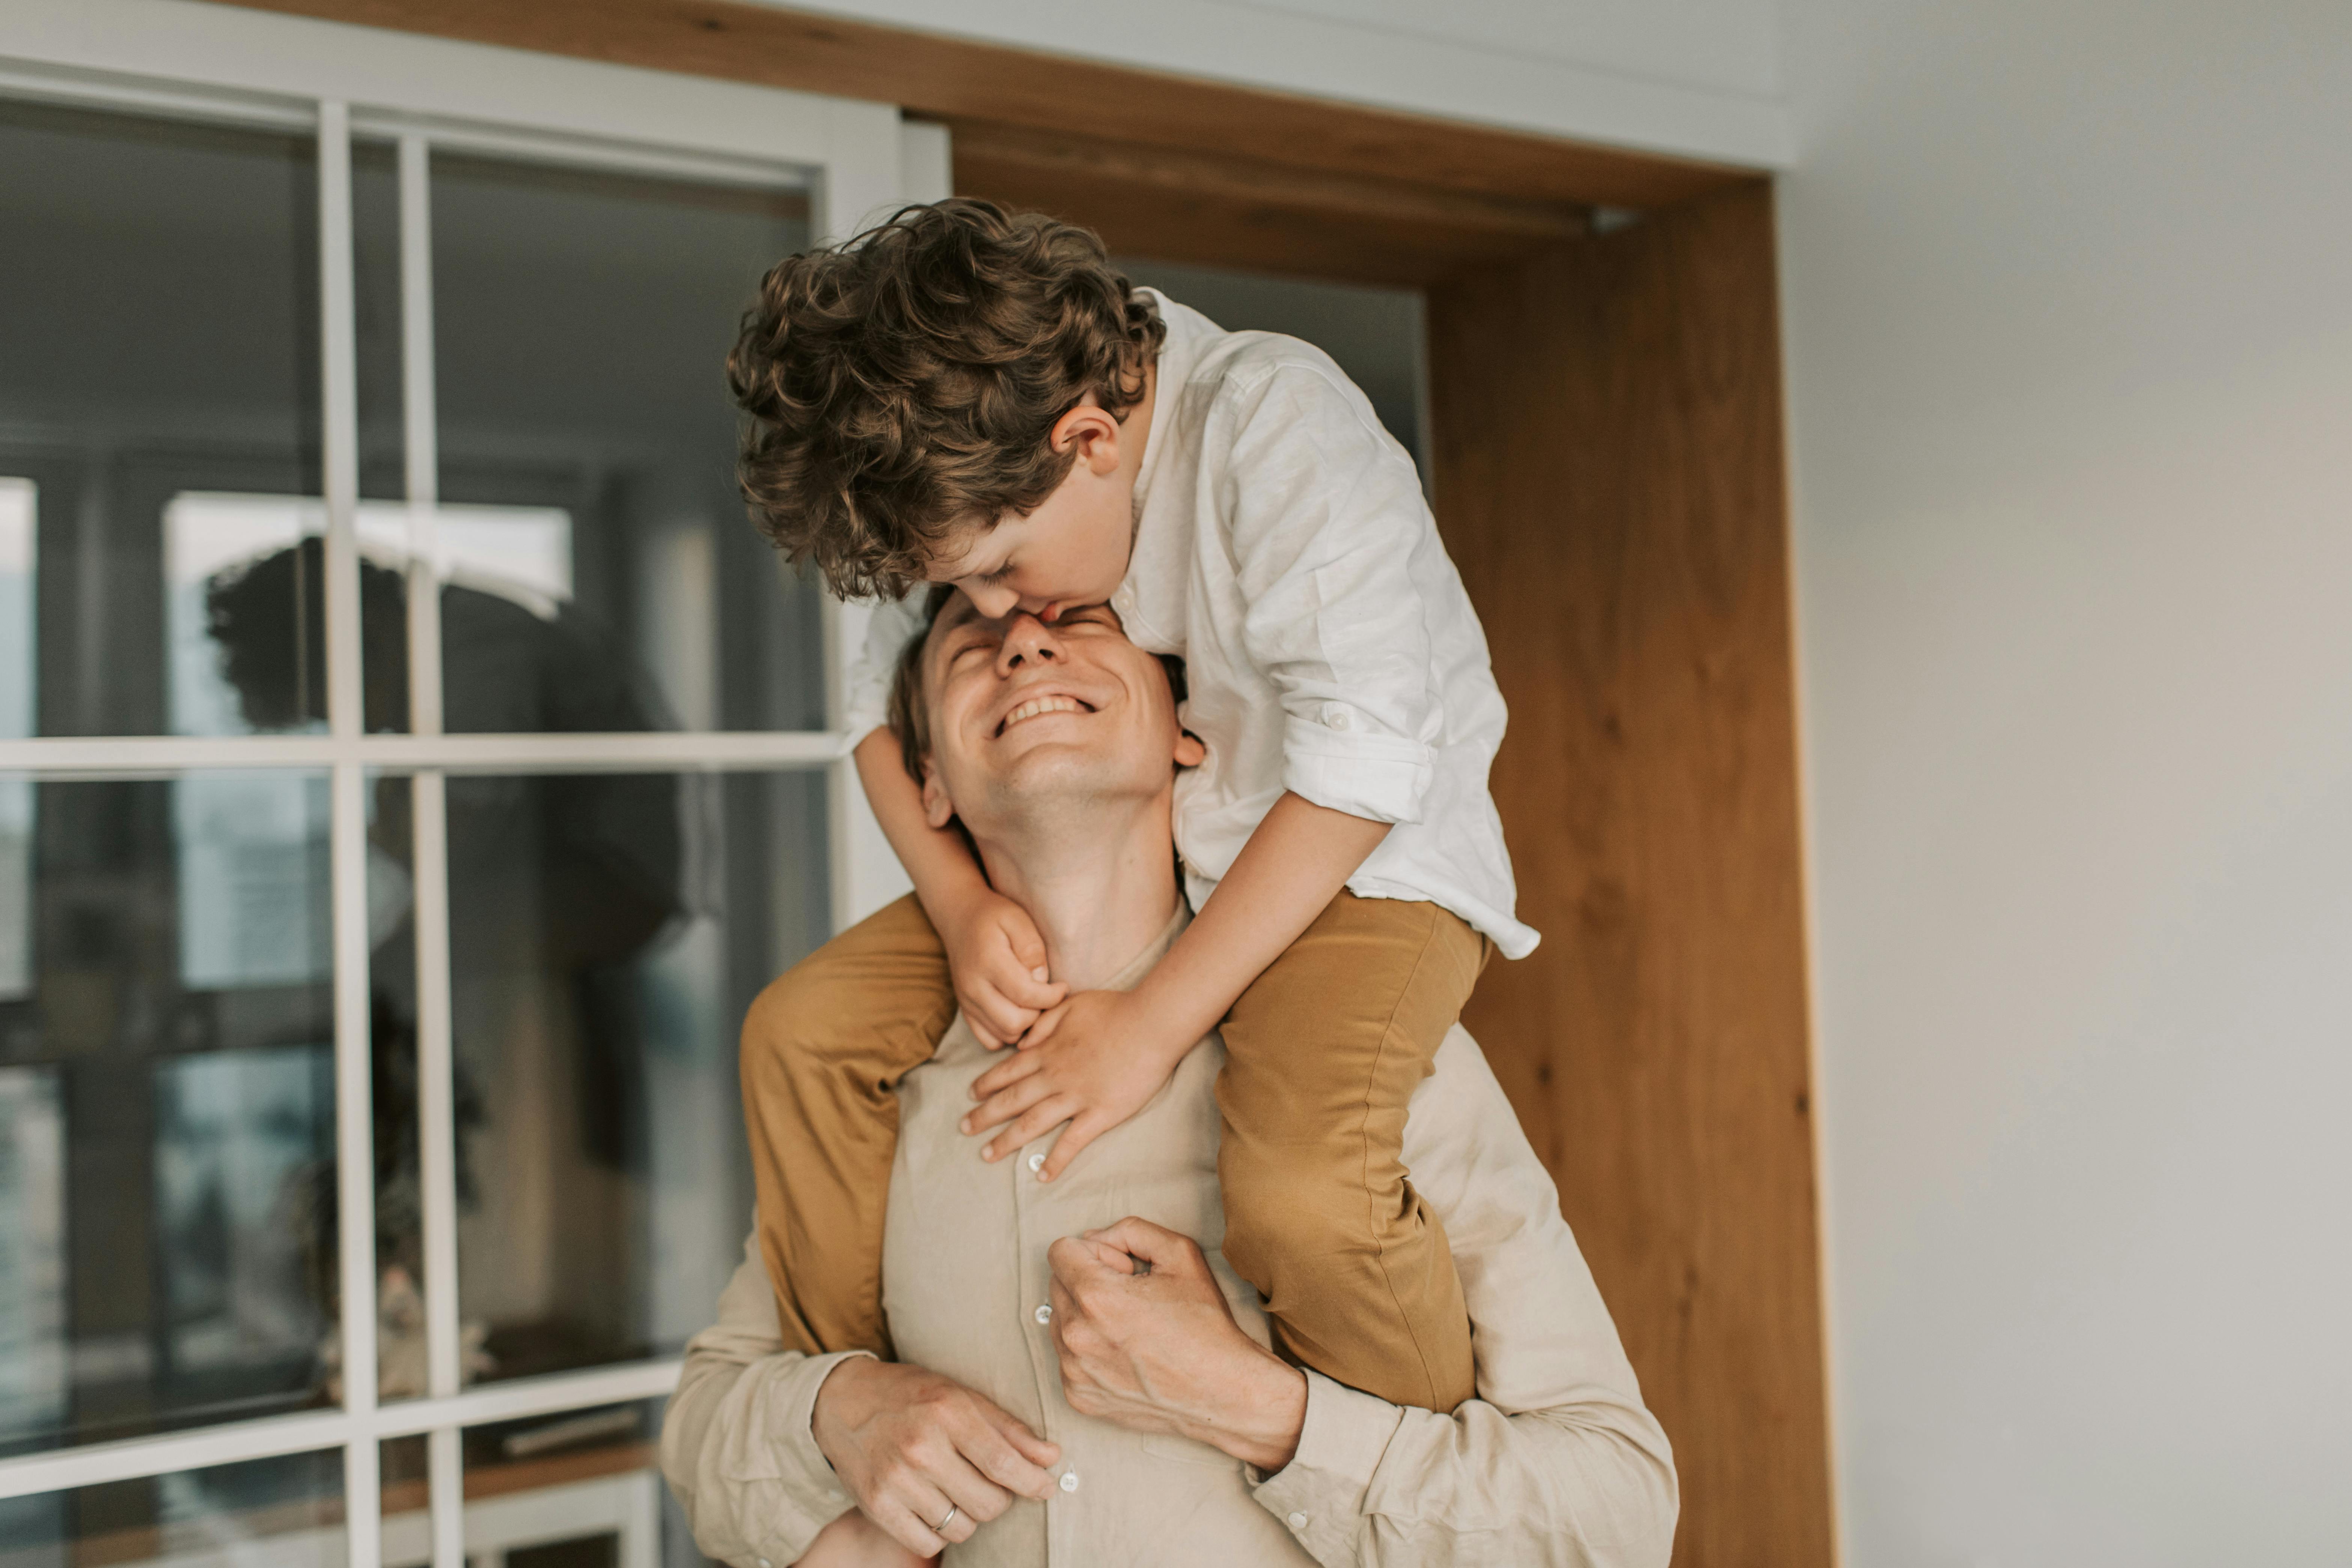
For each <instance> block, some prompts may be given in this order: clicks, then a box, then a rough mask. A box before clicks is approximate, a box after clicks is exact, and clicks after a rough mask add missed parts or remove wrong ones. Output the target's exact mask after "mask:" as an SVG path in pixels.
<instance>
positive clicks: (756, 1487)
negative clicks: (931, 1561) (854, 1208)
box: [661, 1232, 866, 1568]
mask: <svg viewBox="0 0 2352 1568" xmlns="http://www.w3.org/2000/svg"><path fill="white" fill-rule="evenodd" d="M743 1254H744V1257H743V1264H742V1266H741V1267H740V1268H737V1269H736V1270H735V1277H734V1278H733V1279H730V1280H729V1281H728V1284H727V1289H725V1290H723V1291H721V1292H720V1293H719V1321H718V1322H717V1323H716V1324H714V1325H712V1326H711V1327H710V1328H708V1329H705V1330H704V1331H702V1332H701V1333H698V1334H697V1335H695V1337H694V1338H693V1339H692V1340H690V1341H688V1343H687V1347H686V1367H685V1370H684V1371H683V1372H682V1373H679V1376H678V1382H677V1393H675V1394H671V1395H670V1400H669V1408H668V1410H667V1413H666V1414H665V1415H664V1416H663V1418H662V1436H661V1460H662V1474H663V1476H664V1477H665V1478H667V1480H668V1481H669V1489H670V1491H671V1493H672V1494H673V1495H675V1496H676V1497H677V1501H678V1506H679V1507H680V1508H681V1509H683V1510H685V1513H686V1517H687V1521H688V1524H689V1525H691V1526H692V1528H693V1531H694V1542H695V1544H696V1545H697V1546H698V1547H700V1548H701V1549H702V1551H703V1552H705V1553H706V1554H707V1555H709V1556H711V1557H714V1558H717V1559H718V1560H719V1561H720V1562H722V1563H735V1564H738V1565H739V1568H765V1565H775V1568H781V1565H782V1564H784V1563H792V1562H794V1561H796V1560H797V1559H798V1558H799V1557H800V1556H801V1554H802V1553H803V1552H806V1551H807V1550H808V1548H809V1543H810V1542H812V1541H814V1540H815V1539H816V1534H817V1531H821V1530H823V1529H824V1527H825V1526H826V1525H827V1524H829V1523H831V1522H832V1521H834V1520H835V1518H837V1517H838V1516H839V1515H840V1514H841V1513H842V1512H843V1511H844V1510H846V1509H847V1508H848V1507H849V1506H850V1501H849V1497H848V1494H847V1493H846V1492H845V1491H844V1490H843V1489H842V1488H841V1484H840V1481H839V1480H838V1479H837V1478H836V1477H835V1475H834V1473H833V1466H832V1465H831V1463H829V1462H828V1461H827V1460H826V1458H825V1457H824V1452H823V1450H821V1449H819V1448H818V1447H817V1446H816V1437H815V1436H814V1433H813V1432H812V1431H811V1429H810V1425H809V1419H810V1415H811V1414H812V1413H813V1412H814V1409H815V1407H816V1394H817V1390H818V1389H819V1388H820V1387H822V1386H823V1385H824V1380H825V1378H826V1377H827V1376H829V1375H831V1373H832V1372H833V1369H834V1368H835V1367H836V1366H838V1365H839V1364H841V1363H842V1362H844V1361H845V1360H847V1359H848V1358H849V1357H850V1356H853V1355H863V1354H864V1353H866V1352H863V1351H850V1352H844V1353H842V1354H837V1355H822V1356H812V1355H805V1354H803V1353H802V1352H798V1351H788V1350H786V1349H784V1348H783V1341H782V1336H781V1334H780V1332H779V1331H778V1326H777V1321H776V1299H775V1295H774V1293H773V1290H772V1288H771V1287H770V1285H769V1283H768V1271H767V1268H766V1265H765V1264H764V1263H762V1262H761V1258H760V1252H759V1247H758V1241H757V1233H756V1232H755V1233H754V1237H753V1239H752V1240H751V1241H747V1242H746V1243H745V1244H744V1248H743Z"/></svg>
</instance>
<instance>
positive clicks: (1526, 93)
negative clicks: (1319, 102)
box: [773, 0, 1789, 167]
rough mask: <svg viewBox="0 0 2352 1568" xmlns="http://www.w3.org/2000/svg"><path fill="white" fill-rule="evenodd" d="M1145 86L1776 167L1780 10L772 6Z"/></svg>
mask: <svg viewBox="0 0 2352 1568" xmlns="http://www.w3.org/2000/svg"><path fill="white" fill-rule="evenodd" d="M773 3H775V4H781V5H789V6H790V8H792V9H794V10H815V11H830V12H833V13H835V14H836V15H840V16H858V17H863V18H865V19H866V20H869V21H875V22H882V23H887V24H889V25H891V26H902V27H917V28H921V29H923V30H924V31H927V32H936V33H947V34H953V35H959V36H962V37H980V38H984V39H987V40H989V41H991V42H996V43H1004V44H1011V45H1013V46H1016V47H1021V48H1028V49H1043V50H1047V51H1050V52H1053V53H1056V54H1066V55H1078V56H1085V57H1089V58H1096V59H1102V60H1108V61H1111V62H1114V63H1117V64H1120V65H1132V66H1141V67H1144V68H1149V69H1152V70H1164V71H1175V72H1179V73H1181V74H1183V75H1187V76H1199V77H1208V78H1214V79H1222V80H1229V81H1237V82H1244V83H1248V84H1250V85H1252V86H1255V87H1264V88H1273V89H1279V90H1283V91H1287V92H1301V93H1308V94H1312V95H1316V96H1319V97H1328V98H1337V99H1342V100H1352V101H1356V102H1360V103H1372V104H1379V105H1382V106H1384V107H1388V108H1395V109H1406V110H1418V111H1420V112H1423V113H1427V114H1435V115H1442V116H1444V117H1447V118H1450V119H1456V120H1471V121H1485V122H1487V123H1490V124H1496V125H1505V126H1510V127H1513V128H1516V129H1520V130H1528V131H1537V132H1549V133H1552V134H1557V135H1563V136H1574V137H1580V138H1582V139H1585V140H1588V141H1595V142H1612V143H1618V144H1622V145H1625V146H1633V147H1643V148H1647V149H1651V150H1653V151H1657V152H1666V153H1682V154H1685V155H1686V156H1692V157H1700V158H1710V159H1717V160H1722V161H1725V162H1729V163H1748V164H1754V165H1757V166H1759V167H1777V166H1778V165H1779V164H1780V163H1781V162H1783V160H1784V159H1785V157H1786V155H1787V153H1788V150H1789V121H1788V112H1787V109H1786V106H1785V105H1784V104H1783V102H1782V100H1781V93H1780V49H1779V32H1780V28H1779V25H1778V16H1777V9H1776V5H1775V0H1579V3H1578V4H1574V5H1560V4H1557V3H1555V0H1450V3H1449V4H1447V5H1442V6H1441V5H1430V4H1428V0H1151V3H1150V4H1146V5H1095V6H1086V7H1078V6H1071V5H1063V4H1058V3H1057V0H989V3H988V4H986V5H972V4H971V3H970V0H773Z"/></svg>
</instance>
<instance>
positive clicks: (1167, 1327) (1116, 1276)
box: [1045, 1218, 1307, 1471]
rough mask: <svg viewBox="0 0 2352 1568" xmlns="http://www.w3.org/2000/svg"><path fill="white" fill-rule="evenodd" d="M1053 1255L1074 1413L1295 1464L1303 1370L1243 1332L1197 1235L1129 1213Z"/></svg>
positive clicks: (1057, 1332) (1269, 1466)
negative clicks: (1129, 1215)
mask: <svg viewBox="0 0 2352 1568" xmlns="http://www.w3.org/2000/svg"><path fill="white" fill-rule="evenodd" d="M1045 1258H1046V1261H1047V1262H1048V1263H1049V1264H1050V1265H1051V1266H1052V1268H1053V1270H1054V1284H1053V1298H1054V1345H1055V1349H1056V1350H1057V1351H1058V1352H1060V1355H1061V1363H1062V1395H1063V1397H1064V1398H1066V1399H1067V1400H1068V1401H1069V1402H1070V1408H1072V1409H1073V1410H1076V1411H1078V1412H1080V1413H1082V1414H1084V1415H1099V1416H1101V1417H1102V1418H1103V1419H1104V1420H1106V1421H1111V1422H1115V1423H1117V1424H1118V1425H1119V1426H1125V1427H1129V1428H1130V1429H1131V1430H1134V1431H1138V1432H1172V1433H1174V1434H1176V1435H1177V1436H1183V1437H1192V1438H1195V1439H1197V1440H1199V1441H1201V1442H1203V1443H1207V1444H1210V1445H1212V1446H1213V1447H1218V1448H1222V1449H1223V1450H1224V1451H1225V1452H1226V1453H1228V1454H1231V1455H1232V1456H1233V1457H1234V1458H1236V1459H1239V1460H1241V1461H1242V1462H1243V1463H1244V1464H1250V1465H1255V1466H1256V1467H1257V1468H1260V1469H1262V1470H1268V1471H1271V1470H1278V1469H1280V1468H1283V1467H1284V1466H1285V1465H1287V1464H1288V1463H1290V1458H1291V1456H1292V1455H1294V1454H1296V1453H1297V1451H1298V1435H1299V1433H1300V1432H1301V1431H1303V1430H1305V1428H1306V1425H1307V1376H1306V1374H1305V1373H1302V1372H1300V1371H1299V1370H1298V1369H1297V1368H1296V1367H1294V1366H1290V1365H1287V1364H1286V1363H1284V1362H1283V1361H1282V1360H1281V1359H1280V1358H1278V1357H1276V1355H1275V1353H1274V1352H1271V1351H1269V1350H1267V1349H1266V1348H1265V1346H1263V1345H1261V1344H1259V1343H1258V1342H1256V1341H1255V1340H1254V1339H1252V1338H1250V1337H1249V1336H1248V1335H1247V1334H1245V1333H1244V1332H1242V1329H1241V1325H1240V1324H1239V1323H1236V1322H1234V1314H1233V1309H1232V1308H1230V1307H1228V1306H1227V1305H1226V1304H1225V1296H1224V1292H1223V1291H1222V1290H1220V1289H1217V1279H1216V1276H1215V1275H1213V1274H1212V1273H1210V1272H1209V1260H1208V1259H1207V1258H1203V1257H1202V1255H1201V1248H1200V1247H1199V1246H1198V1245H1197V1244H1195V1243H1194V1242H1193V1240H1192V1237H1188V1236H1180V1235H1178V1234H1177V1233H1176V1232H1174V1231H1172V1230H1169V1229H1166V1228H1164V1227H1163V1226H1156V1225H1153V1224H1151V1223H1150V1221H1148V1220H1141V1219H1135V1218H1128V1219H1123V1220H1121V1221H1119V1222H1118V1224H1117V1225H1115V1226H1110V1227H1109V1228H1108V1229H1106V1230H1090V1231H1088V1232H1087V1233H1086V1234H1085V1235H1084V1236H1066V1237H1063V1238H1062V1239H1061V1240H1059V1241H1057V1242H1055V1243H1054V1245H1053V1246H1052V1247H1050V1248H1049V1249H1048V1250H1047V1251H1046V1254H1045Z"/></svg>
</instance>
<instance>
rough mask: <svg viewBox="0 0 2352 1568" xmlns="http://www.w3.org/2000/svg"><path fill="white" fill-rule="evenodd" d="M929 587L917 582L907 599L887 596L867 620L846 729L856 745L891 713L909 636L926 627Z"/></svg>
mask: <svg viewBox="0 0 2352 1568" xmlns="http://www.w3.org/2000/svg"><path fill="white" fill-rule="evenodd" d="M925 593H926V590H925V589H924V588H923V587H922V586H921V584H917V585H916V588H915V590H914V591H913V592H912V593H909V594H908V595H907V596H906V597H905V598H903V599H883V600H879V601H877V602H876V604H875V605H874V606H873V615H872V616H871V618H870V619H868V620H867V621H866V640H865V641H864V642H863V643H861V644H859V645H858V650H857V657H856V658H853V659H851V660H850V662H849V676H848V679H847V680H846V682H845V685H846V687H847V690H846V692H845V706H844V708H843V710H842V728H843V729H844V730H845V731H847V732H848V735H849V741H850V743H851V744H852V745H855V744H856V743H857V742H860V741H862V740H864V739H866V736H868V735H870V734H872V733H873V732H874V731H877V730H878V729H880V728H881V727H882V726H883V724H884V723H885V722H886V721H887V720H888V719H889V716H890V682H891V679H893V678H894V677H895V676H896V675H897V673H898V655H899V654H900V653H902V652H904V651H905V649H906V647H907V639H908V637H913V636H914V635H915V634H916V633H917V632H919V631H921V630H922V629H923V599H924V595H925Z"/></svg>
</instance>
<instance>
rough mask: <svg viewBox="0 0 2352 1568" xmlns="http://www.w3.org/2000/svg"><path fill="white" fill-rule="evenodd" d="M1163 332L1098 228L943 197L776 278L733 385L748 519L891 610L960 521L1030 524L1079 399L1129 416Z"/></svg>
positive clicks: (731, 366) (842, 587)
mask: <svg viewBox="0 0 2352 1568" xmlns="http://www.w3.org/2000/svg"><path fill="white" fill-rule="evenodd" d="M1166 337H1167V327H1166V325H1165V324H1164V323H1163V322H1162V321H1160V315H1159V312H1158V310H1156V309H1154V307H1153V305H1152V303H1151V300H1150V298H1149V297H1148V296H1145V295H1140V294H1138V293H1137V292H1135V290H1134V289H1132V288H1130V287H1129V283H1128V280H1127V279H1126V278H1124V277H1123V276H1121V275H1120V274H1119V272H1118V270H1117V269H1116V268H1113V267H1112V266H1111V264H1110V260H1109V258H1108V256H1106V255H1105V253H1104V251H1103V245H1102V241H1101V240H1100V239H1098V238H1097V237H1095V236H1094V234H1093V233H1092V232H1090V231H1089V230H1087V229H1083V228H1079V227H1077V226H1075V225H1073V224H1066V223H1063V222H1060V221H1059V220H1057V219H1055V218H1050V217H1046V216H1044V215H1042V214H1037V213H1020V214H1008V213H1006V212H1005V211H1003V209H1002V208H1000V207H998V206H996V205H994V204H993V203H990V202H983V201H971V200H967V199H964V198H961V197H959V198H955V199H952V200H949V201H944V202H938V203H934V204H932V205H928V206H909V207H902V208H900V209H899V210H898V213H896V214H895V215H893V216H892V217H891V218H890V220H889V221H888V222H887V223H885V224H882V225H880V226H878V227H875V228H871V229H868V230H866V232H865V233H864V234H861V235H859V236H857V237H856V238H854V239H851V240H848V241H847V242H845V243H844V244H842V245H839V246H835V247H827V248H824V249H819V250H807V251H803V252H801V253H800V254H799V255H797V256H790V257H786V258H784V259H783V260H782V261H781V262H779V263H777V264H776V267H775V268H774V269H773V270H772V271H771V272H770V273H769V274H768V275H767V277H766V278H765V279H762V280H761V285H760V300H759V303H758V304H757V305H755V306H754V307H752V309H751V310H749V311H748V312H746V313H745V315H744V318H743V327H742V331H741V333H740V336H739V337H738V338H737V340H736V343H735V349H734V352H733V353H730V354H729V355H728V357H727V380H728V385H729V387H730V390H731V391H732V392H733V394H734V396H735V401H736V403H737V404H738V405H740V407H741V408H742V409H743V411H744V412H745V413H746V414H748V415H750V416H751V418H750V420H749V422H748V424H747V425H746V427H745V429H744V433H743V444H742V460H741V465H740V468H741V479H742V487H743V497H744V500H746V501H747V502H748V503H749V505H750V507H751V516H752V519H753V521H756V522H758V523H759V525H760V527H761V530H762V531H765V532H766V533H767V535H768V537H769V538H770V539H772V541H774V542H775V544H776V546H777V548H778V549H780V550H782V552H784V553H785V555H786V556H787V557H788V558H789V559H790V560H791V561H792V562H793V564H795V565H798V564H800V563H803V562H806V561H814V563H816V567H817V570H818V571H820V572H822V573H823V574H824V579H825V582H826V584H827V585H828V586H830V587H831V588H832V589H833V590H834V592H835V593H837V594H840V595H845V596H866V595H886V596H889V597H897V596H898V595H903V594H904V593H905V592H906V591H907V589H908V587H909V586H911V585H912V584H915V583H918V582H919V581H921V580H922V577H923V566H924V562H925V560H926V559H927V557H928V556H929V554H930V552H932V551H933V550H934V549H935V548H936V547H937V546H938V545H939V544H940V542H941V541H942V540H943V539H944V538H945V536H946V535H947V533H948V531H949V530H950V527H951V526H953V525H954V524H957V523H959V522H963V521H977V522H979V523H980V524H982V526H983V527H986V526H992V525H993V524H994V522H995V521H996V519H997V518H998V517H999V516H1001V515H1002V514H1003V513H1004V512H1006V511H1008V510H1009V511H1013V512H1026V511H1029V510H1034V508H1035V507H1036V506H1038V505H1039V504H1040V503H1041V502H1043V501H1044V500H1045V498H1046V497H1047V496H1048V495H1050V494H1051V493H1052V492H1053V489H1054V487H1055V486H1056V485H1058V484H1060V483H1061V482H1062V479H1063V477H1064V476H1065V475H1066V474H1067V473H1068V472H1069V470H1070V464H1071V462H1072V461H1073V460H1074V454H1073V453H1071V452H1069V451H1061V452H1056V451H1055V450H1053V449H1052V447H1049V446H1048V445H1047V437H1048V436H1049V435H1051V433H1052V431H1053V428H1054V424H1055V421H1056V420H1058V419H1060V418H1061V416H1063V415H1065V414H1066V413H1068V412H1069V411H1070V410H1071V409H1073V408H1075V407H1076V406H1077V405H1079V404H1080V403H1081V402H1083V401H1084V400H1085V399H1086V397H1087V395H1088V394H1092V395H1093V396H1094V398H1095V401H1096V402H1097V403H1099V404H1100V405H1102V407H1103V408H1104V409H1105V410H1106V411H1107V412H1108V413H1109V414H1110V415H1111V416H1112V417H1113V418H1118V419H1124V418H1125V417H1126V415H1127V412H1128V410H1129V409H1130V408H1132V407H1134V406H1135V405H1136V403H1137V402H1138V401H1139V399H1140V398H1141V397H1142V395H1143V386H1144V379H1143V376H1144V370H1145V367H1146V366H1148V365H1149V364H1150V363H1151V361H1152V360H1153V359H1154V358H1155V357H1156V356H1157V355H1158V353H1159V352H1160V343H1161V342H1163V341H1165V339H1166Z"/></svg>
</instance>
